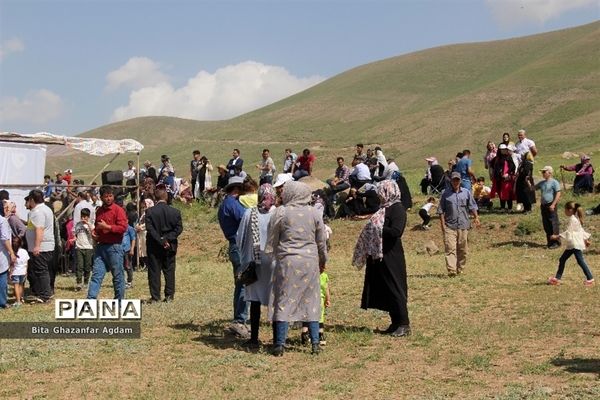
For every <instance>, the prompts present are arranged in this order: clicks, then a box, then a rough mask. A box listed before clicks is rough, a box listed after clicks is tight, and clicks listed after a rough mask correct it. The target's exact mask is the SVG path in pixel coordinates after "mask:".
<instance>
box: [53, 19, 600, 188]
mask: <svg viewBox="0 0 600 400" xmlns="http://www.w3.org/2000/svg"><path fill="white" fill-rule="evenodd" d="M599 43H600V22H595V23H592V24H588V25H584V26H580V27H576V28H571V29H566V30H561V31H555V32H550V33H545V34H540V35H535V36H528V37H523V38H516V39H510V40H502V41H494V42H485V43H471V44H458V45H450V46H443V47H438V48H433V49H428V50H423V51H419V52H416V53H411V54H407V55H403V56H399V57H394V58H389V59H386V60H382V61H378V62H374V63H371V64H367V65H363V66H360V67H357V68H354V69H352V70H349V71H347V72H344V73H342V74H340V75H337V76H335V77H333V78H331V79H328V80H326V81H325V82H323V83H321V84H319V85H317V86H315V87H313V88H311V89H309V90H306V91H304V92H302V93H299V94H297V95H294V96H291V97H289V98H286V99H284V100H282V101H279V102H277V103H274V104H272V105H269V106H267V107H264V108H262V109H259V110H256V111H254V112H251V113H248V114H245V115H242V116H240V117H237V118H234V119H231V120H227V121H217V122H201V121H192V120H184V119H179V118H170V117H144V118H135V119H131V120H128V121H123V122H119V123H115V124H110V125H106V126H103V127H100V128H97V129H94V130H92V131H89V132H85V133H84V134H83V136H90V137H101V138H125V137H130V138H135V139H137V140H139V141H141V142H142V143H143V144H144V145H145V146H146V150H145V151H144V154H143V155H142V158H144V159H146V158H149V159H152V160H158V156H159V155H160V154H162V153H167V154H169V155H171V156H172V158H173V160H174V163H175V166H176V167H179V169H180V170H182V172H183V168H184V166H185V165H187V163H186V161H187V160H189V159H190V154H191V151H192V150H193V149H194V148H199V149H200V150H201V151H202V153H205V154H208V155H209V158H211V160H212V161H213V164H215V165H216V164H219V163H225V162H226V161H227V159H228V156H229V154H230V152H231V149H232V148H233V147H239V148H240V149H241V150H242V153H243V154H242V157H243V158H244V159H245V160H246V164H247V165H248V167H247V168H248V169H249V171H250V173H252V170H251V169H250V167H251V166H252V165H253V164H254V163H255V162H256V161H258V159H259V157H260V150H261V149H262V148H263V147H269V148H271V150H272V152H273V153H274V157H275V160H276V163H277V164H279V166H280V164H281V161H280V158H281V157H280V154H282V152H283V149H284V148H285V147H288V145H289V146H291V147H292V148H294V150H298V151H300V150H301V148H304V147H310V148H312V149H314V151H315V153H316V154H317V157H318V159H319V165H318V166H317V174H318V175H319V176H321V177H325V176H326V175H327V174H328V173H330V172H331V171H332V170H333V168H334V167H335V159H333V157H334V156H336V155H338V154H339V155H345V156H350V155H351V154H352V148H353V145H354V144H355V143H356V142H359V141H360V142H364V143H365V144H367V145H370V144H379V145H381V146H382V147H383V148H384V150H385V153H386V154H387V155H388V156H393V157H394V158H396V159H397V160H398V161H399V162H398V164H399V165H400V166H401V168H402V169H404V170H410V169H413V168H421V166H422V165H423V162H422V158H423V157H424V156H426V155H430V154H433V155H436V156H437V157H438V158H439V159H441V160H443V159H446V158H449V157H451V156H452V155H453V154H455V153H456V152H457V151H458V150H461V149H462V148H464V147H469V148H470V149H472V150H474V153H475V156H476V158H479V155H478V154H479V153H482V152H484V147H485V143H486V142H487V141H488V140H490V139H491V140H494V141H496V142H498V141H499V140H500V137H501V135H502V132H504V131H509V132H512V133H515V132H516V131H517V130H518V129H519V128H521V127H523V128H525V129H527V131H528V136H529V137H531V138H533V139H534V140H535V141H536V143H537V144H538V148H539V149H540V150H541V156H542V157H548V160H549V159H550V156H552V158H554V157H555V156H556V155H557V154H560V153H562V151H564V150H571V151H577V150H579V149H582V148H583V149H586V151H587V152H590V151H598V150H600V45H599ZM592 145H593V146H592ZM590 146H592V147H590ZM88 160H89V162H88ZM542 160H543V158H542ZM69 163H72V158H71V157H70V158H69V159H65V158H64V157H53V158H52V159H51V160H50V168H49V169H51V170H53V169H56V168H60V167H65V168H66V166H67V164H69ZM103 163H104V162H103V161H102V160H98V159H95V158H88V157H85V162H84V163H83V164H82V166H80V167H78V168H79V169H80V170H82V172H92V170H93V169H95V168H96V169H97V167H99V166H100V165H102V164H103Z"/></svg>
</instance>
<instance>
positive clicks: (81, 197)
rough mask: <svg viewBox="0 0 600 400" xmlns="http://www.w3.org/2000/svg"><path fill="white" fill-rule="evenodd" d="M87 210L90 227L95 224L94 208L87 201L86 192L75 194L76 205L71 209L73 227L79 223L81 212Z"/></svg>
mask: <svg viewBox="0 0 600 400" xmlns="http://www.w3.org/2000/svg"><path fill="white" fill-rule="evenodd" d="M84 208H87V209H88V210H90V222H91V224H92V225H94V223H95V222H96V208H95V207H94V205H93V204H92V202H91V201H89V200H88V193H87V192H79V193H77V199H76V205H75V208H73V226H75V225H77V223H78V222H79V221H81V210H82V209H84Z"/></svg>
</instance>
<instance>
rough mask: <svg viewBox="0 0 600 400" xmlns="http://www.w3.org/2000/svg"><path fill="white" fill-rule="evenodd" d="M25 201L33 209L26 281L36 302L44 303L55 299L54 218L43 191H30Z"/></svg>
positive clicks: (29, 224) (28, 224) (31, 212)
mask: <svg viewBox="0 0 600 400" xmlns="http://www.w3.org/2000/svg"><path fill="white" fill-rule="evenodd" d="M25 201H26V203H27V206H28V208H29V209H30V211H29V218H28V221H27V231H26V232H25V237H26V238H27V247H28V251H29V256H30V257H31V258H30V259H29V268H28V269H27V278H28V280H29V282H30V284H31V291H32V292H33V295H34V296H36V301H39V302H41V303H45V302H47V301H48V300H50V298H51V297H52V295H53V293H52V286H53V282H54V279H53V277H54V264H53V258H54V215H53V214H52V210H51V209H50V208H49V207H48V206H46V204H44V193H42V191H41V190H37V189H36V190H32V191H30V192H29V195H28V196H27V197H25Z"/></svg>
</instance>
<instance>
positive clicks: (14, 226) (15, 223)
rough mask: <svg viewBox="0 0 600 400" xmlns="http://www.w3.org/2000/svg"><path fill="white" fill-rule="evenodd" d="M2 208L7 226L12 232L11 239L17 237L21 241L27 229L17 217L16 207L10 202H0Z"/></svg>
mask: <svg viewBox="0 0 600 400" xmlns="http://www.w3.org/2000/svg"><path fill="white" fill-rule="evenodd" d="M2 203H3V204H2V206H3V209H4V217H5V218H6V219H7V220H8V225H9V226H10V230H11V232H12V236H13V237H19V238H21V239H23V237H24V236H25V231H26V230H27V227H26V226H25V224H24V223H23V221H21V219H20V218H19V217H18V216H17V205H16V204H15V203H14V202H13V201H10V200H2Z"/></svg>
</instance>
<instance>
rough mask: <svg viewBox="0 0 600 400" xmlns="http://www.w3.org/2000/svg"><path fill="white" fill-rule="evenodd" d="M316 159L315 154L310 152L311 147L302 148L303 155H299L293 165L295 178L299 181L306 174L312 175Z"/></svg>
mask: <svg viewBox="0 0 600 400" xmlns="http://www.w3.org/2000/svg"><path fill="white" fill-rule="evenodd" d="M315 160H316V158H315V155H314V154H310V150H309V149H304V150H302V155H301V156H300V157H298V159H297V160H296V162H295V163H294V164H293V166H292V176H293V177H294V180H296V181H297V180H299V179H300V178H303V177H305V176H311V175H312V171H313V166H314V164H315Z"/></svg>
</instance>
